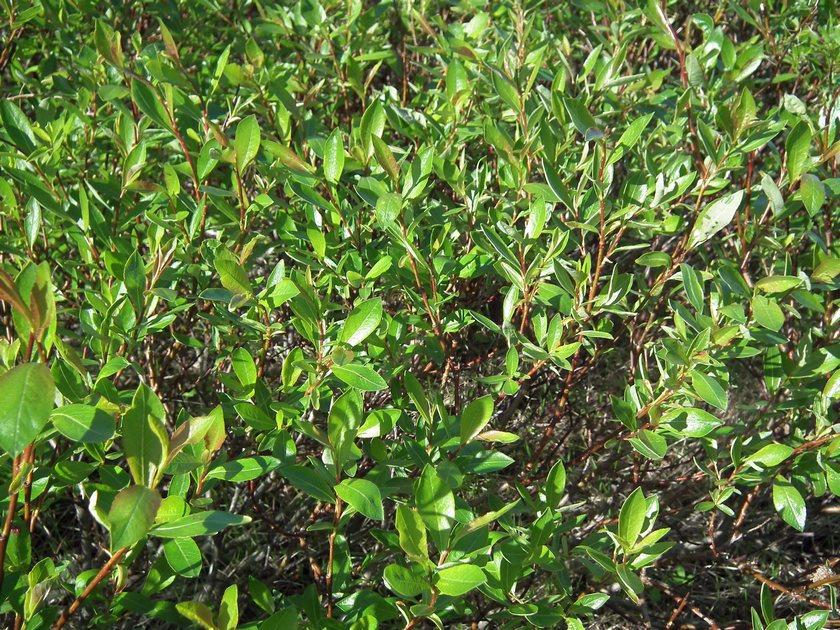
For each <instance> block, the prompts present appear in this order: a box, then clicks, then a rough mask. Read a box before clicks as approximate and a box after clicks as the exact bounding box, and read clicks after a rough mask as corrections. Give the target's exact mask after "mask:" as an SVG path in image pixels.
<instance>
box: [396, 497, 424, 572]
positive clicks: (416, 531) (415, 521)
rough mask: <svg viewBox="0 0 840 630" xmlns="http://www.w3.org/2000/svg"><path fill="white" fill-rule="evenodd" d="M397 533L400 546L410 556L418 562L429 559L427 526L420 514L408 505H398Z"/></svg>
mask: <svg viewBox="0 0 840 630" xmlns="http://www.w3.org/2000/svg"><path fill="white" fill-rule="evenodd" d="M396 527H397V533H398V534H399V537H400V547H402V550H403V551H405V553H406V554H407V555H408V557H409V558H411V559H412V560H415V561H417V562H423V561H426V560H428V559H429V547H428V542H427V541H426V526H425V525H423V519H422V518H421V517H420V515H419V514H418V513H417V512H415V511H414V510H412V509H411V508H410V507H408V506H407V505H402V504H400V505H397V516H396Z"/></svg>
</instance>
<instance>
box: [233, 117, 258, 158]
mask: <svg viewBox="0 0 840 630" xmlns="http://www.w3.org/2000/svg"><path fill="white" fill-rule="evenodd" d="M261 135H262V134H261V133H260V124H259V123H258V122H257V117H256V116H248V117H246V118H243V119H242V120H240V121H239V124H237V125H236V137H235V139H234V141H233V148H234V151H236V167H237V168H238V169H239V171H240V172H241V171H244V170H245V169H246V168H247V167H248V165H249V164H251V162H253V161H254V158H255V157H257V153H259V151H260V138H261Z"/></svg>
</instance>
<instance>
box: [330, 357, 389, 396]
mask: <svg viewBox="0 0 840 630" xmlns="http://www.w3.org/2000/svg"><path fill="white" fill-rule="evenodd" d="M330 371H331V372H332V373H333V374H335V375H336V376H337V377H338V378H339V379H341V380H342V381H343V382H344V383H346V384H347V385H349V386H350V387H355V388H356V389H360V390H362V391H364V392H378V391H380V390H383V389H385V388H386V387H388V383H386V382H385V380H384V379H383V378H382V377H381V376H379V374H377V373H376V372H375V371H374V369H373V368H370V367H368V366H367V365H359V364H358V363H348V364H347V365H335V364H333V365H331V366H330Z"/></svg>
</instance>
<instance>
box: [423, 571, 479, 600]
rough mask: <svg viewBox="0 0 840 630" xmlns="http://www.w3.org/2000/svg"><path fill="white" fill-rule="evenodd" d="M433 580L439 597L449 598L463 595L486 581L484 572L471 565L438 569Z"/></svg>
mask: <svg viewBox="0 0 840 630" xmlns="http://www.w3.org/2000/svg"><path fill="white" fill-rule="evenodd" d="M435 578H436V579H435V588H437V590H438V591H439V592H440V593H441V595H449V596H450V597H460V596H461V595H465V594H466V593H469V592H470V591H471V590H473V589H474V588H478V587H479V586H481V585H482V584H484V583H485V582H486V581H487V576H486V575H484V571H482V570H481V569H480V568H479V567H477V566H475V565H472V564H459V565H455V566H453V567H447V568H445V569H440V570H438V572H437V574H436V576H435Z"/></svg>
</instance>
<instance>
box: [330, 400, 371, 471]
mask: <svg viewBox="0 0 840 630" xmlns="http://www.w3.org/2000/svg"><path fill="white" fill-rule="evenodd" d="M363 417H364V401H363V400H362V396H361V394H359V392H357V391H356V390H354V389H351V390H349V391H347V392H345V393H344V394H343V395H342V396H341V397H339V398H338V399H337V400H336V401H335V402H334V403H333V404H332V406H331V407H330V413H329V417H328V418H327V435H328V437H329V442H330V445H331V446H332V447H333V459H334V463H335V471H336V474H338V473H340V472H341V470H342V468H343V467H344V464H345V463H346V462H347V460H348V459H349V458H350V454H351V452H352V450H353V440H355V439H356V435H357V433H358V430H359V427H361V426H362V420H363Z"/></svg>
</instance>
